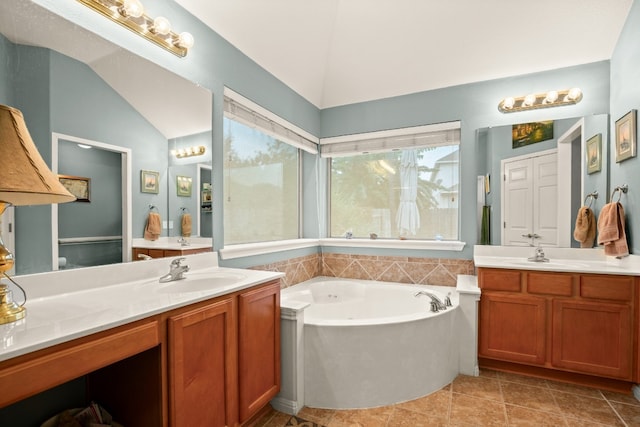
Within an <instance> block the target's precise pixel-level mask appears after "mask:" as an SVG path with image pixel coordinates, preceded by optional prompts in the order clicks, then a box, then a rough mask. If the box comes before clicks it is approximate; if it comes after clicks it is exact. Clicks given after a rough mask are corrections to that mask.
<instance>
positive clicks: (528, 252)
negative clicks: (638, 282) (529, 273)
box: [473, 245, 640, 276]
mask: <svg viewBox="0 0 640 427" xmlns="http://www.w3.org/2000/svg"><path fill="white" fill-rule="evenodd" d="M543 250H544V253H545V256H546V258H548V259H549V262H532V261H528V260H527V258H529V257H531V256H533V255H534V252H535V248H532V247H520V246H483V245H476V246H474V248H473V262H474V264H475V266H476V267H491V268H506V269H514V270H539V271H556V272H563V271H564V272H572V273H594V274H617V275H631V276H637V275H640V256H638V255H629V256H627V257H624V258H620V259H618V258H615V257H610V256H605V255H604V251H603V250H602V249H596V248H594V249H578V248H543Z"/></svg>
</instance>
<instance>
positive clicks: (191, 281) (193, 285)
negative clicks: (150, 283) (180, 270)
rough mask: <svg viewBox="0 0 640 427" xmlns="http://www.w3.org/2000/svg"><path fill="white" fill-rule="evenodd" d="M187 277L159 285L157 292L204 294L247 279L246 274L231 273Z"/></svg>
mask: <svg viewBox="0 0 640 427" xmlns="http://www.w3.org/2000/svg"><path fill="white" fill-rule="evenodd" d="M185 277H186V278H185V279H182V280H175V281H173V282H167V283H159V284H158V287H157V288H156V289H155V291H156V292H159V293H188V292H202V291H208V290H211V289H215V288H221V287H225V286H230V285H234V284H236V283H238V282H240V281H241V280H244V279H246V278H247V276H246V275H244V274H241V273H230V272H210V273H196V274H188V273H187V274H185Z"/></svg>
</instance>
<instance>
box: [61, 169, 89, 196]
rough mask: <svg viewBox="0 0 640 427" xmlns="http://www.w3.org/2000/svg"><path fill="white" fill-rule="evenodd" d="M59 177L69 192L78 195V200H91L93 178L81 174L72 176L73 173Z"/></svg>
mask: <svg viewBox="0 0 640 427" xmlns="http://www.w3.org/2000/svg"><path fill="white" fill-rule="evenodd" d="M58 179H59V180H60V183H61V184H62V185H63V186H64V188H66V189H67V190H68V191H69V193H71V194H73V195H74V196H76V202H86V203H89V202H90V201H91V199H90V197H89V196H90V194H91V178H84V177H81V176H71V175H58Z"/></svg>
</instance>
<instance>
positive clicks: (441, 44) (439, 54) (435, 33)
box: [176, 0, 632, 108]
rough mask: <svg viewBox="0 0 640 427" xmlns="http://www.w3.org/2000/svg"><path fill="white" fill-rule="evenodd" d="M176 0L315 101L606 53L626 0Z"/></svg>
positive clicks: (450, 82)
mask: <svg viewBox="0 0 640 427" xmlns="http://www.w3.org/2000/svg"><path fill="white" fill-rule="evenodd" d="M176 2H177V3H178V4H180V5H182V6H183V7H184V8H185V9H187V10H188V11H190V12H191V13H192V14H193V15H195V16H196V17H198V18H199V19H200V20H201V21H203V22H204V23H205V24H207V25H208V26H209V27H210V28H212V29H213V30H214V31H216V32H217V33H218V34H220V35H221V36H222V37H224V38H225V39H226V40H228V41H229V42H230V43H231V44H233V45H234V46H235V47H237V48H238V49H239V50H241V51H242V52H243V53H245V54H246V55H247V56H249V57H250V58H252V59H253V60H254V61H255V62H256V63H258V64H259V65H260V66H262V67H263V68H264V69H266V70H267V71H269V72H270V73H271V74H273V75H274V76H275V77H277V78H278V79H280V80H281V81H283V82H284V83H285V84H287V85H288V86H289V87H291V88H292V89H293V90H295V91H296V92H297V93H299V94H300V95H302V96H303V97H304V98H306V99H307V100H309V101H310V102H311V103H313V104H314V105H316V106H317V107H319V108H327V107H332V106H337V105H344V104H351V103H355V102H362V101H369V100H374V99H380V98H387V97H391V96H396V95H403V94H408V93H414V92H420V91H425V90H430V89H436V88H443V87H449V86H454V85H459V84H464V83H472V82H477V81H483V80H489V79H495V78H502V77H508V76H513V75H520V74H527V73H532V72H538V71H545V70H550V69H555V68H561V67H567V66H572V65H578V64H585V63H590V62H595V61H600V60H607V59H610V58H611V55H612V53H613V49H614V47H615V44H616V42H617V40H618V36H619V34H620V30H621V29H622V27H623V25H624V22H625V19H626V17H627V14H628V12H629V8H630V7H631V4H632V0H535V1H534V0H484V1H477V0H268V1H256V0H207V1H204V0H176ZM197 42H198V41H197V40H196V43H197Z"/></svg>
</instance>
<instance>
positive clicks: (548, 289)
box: [527, 273, 573, 297]
mask: <svg viewBox="0 0 640 427" xmlns="http://www.w3.org/2000/svg"><path fill="white" fill-rule="evenodd" d="M572 285H573V276H572V275H570V274H553V273H551V274H550V273H527V291H528V292H529V293H530V294H546V295H558V296H564V297H570V296H571V295H572V294H573V286H572Z"/></svg>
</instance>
